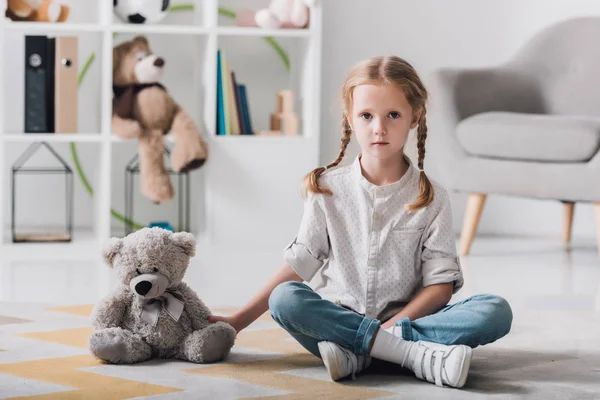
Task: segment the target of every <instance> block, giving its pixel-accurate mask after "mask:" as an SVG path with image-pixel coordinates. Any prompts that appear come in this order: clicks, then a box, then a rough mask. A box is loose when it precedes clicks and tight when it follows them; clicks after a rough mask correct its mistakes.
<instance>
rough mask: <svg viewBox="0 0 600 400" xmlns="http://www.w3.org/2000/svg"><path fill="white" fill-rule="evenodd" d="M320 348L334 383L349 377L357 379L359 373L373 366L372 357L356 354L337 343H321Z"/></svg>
mask: <svg viewBox="0 0 600 400" xmlns="http://www.w3.org/2000/svg"><path fill="white" fill-rule="evenodd" d="M318 347H319V352H320V353H321V358H322V359H323V363H324V364H325V368H327V371H328V372H329V375H330V376H331V379H332V380H334V381H337V380H339V379H342V378H345V377H346V376H348V375H352V379H356V374H357V373H358V372H360V371H362V370H363V369H365V368H367V367H368V366H369V365H371V357H369V356H362V355H357V354H354V353H353V352H351V351H349V350H346V349H345V348H343V347H341V346H338V345H337V344H335V343H332V342H319V344H318Z"/></svg>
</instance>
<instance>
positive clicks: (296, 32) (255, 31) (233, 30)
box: [217, 27, 310, 37]
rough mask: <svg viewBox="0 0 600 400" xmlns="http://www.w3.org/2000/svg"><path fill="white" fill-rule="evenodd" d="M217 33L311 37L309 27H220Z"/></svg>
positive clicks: (226, 34) (227, 34) (222, 34)
mask: <svg viewBox="0 0 600 400" xmlns="http://www.w3.org/2000/svg"><path fill="white" fill-rule="evenodd" d="M217 35H221V36H275V37H309V36H310V30H308V29H262V28H243V27H219V28H217Z"/></svg>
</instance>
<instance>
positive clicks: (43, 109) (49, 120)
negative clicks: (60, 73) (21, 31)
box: [25, 36, 55, 133]
mask: <svg viewBox="0 0 600 400" xmlns="http://www.w3.org/2000/svg"><path fill="white" fill-rule="evenodd" d="M54 47H55V42H54V39H48V37H46V36H25V132H26V133H53V132H54V57H55V55H54Z"/></svg>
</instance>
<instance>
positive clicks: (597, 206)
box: [594, 202, 600, 252]
mask: <svg viewBox="0 0 600 400" xmlns="http://www.w3.org/2000/svg"><path fill="white" fill-rule="evenodd" d="M594 214H596V242H597V243H598V251H599V252H600V202H599V203H594Z"/></svg>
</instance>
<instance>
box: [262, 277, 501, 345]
mask: <svg viewBox="0 0 600 400" xmlns="http://www.w3.org/2000/svg"><path fill="white" fill-rule="evenodd" d="M269 309H270V312H271V316H272V317H273V319H274V320H275V322H277V323H278V324H279V325H280V326H281V327H282V328H283V329H285V330H286V331H288V332H289V333H290V335H292V337H294V339H296V340H297V341H298V342H299V343H300V344H301V345H302V346H304V347H305V348H306V349H307V350H308V351H310V352H311V353H312V354H314V355H315V356H317V357H320V354H319V349H318V347H317V344H318V343H319V342H320V341H329V342H333V343H336V344H338V345H340V346H342V347H345V348H346V349H348V350H350V351H352V352H353V353H355V354H363V355H366V354H369V348H370V345H371V341H372V340H373V337H374V335H375V333H376V332H377V331H378V330H379V328H380V326H381V321H378V320H376V319H372V318H369V317H365V316H363V315H361V314H358V313H356V312H354V311H352V310H349V309H347V308H344V307H341V306H338V305H336V304H334V303H332V302H331V301H328V300H324V299H322V298H321V296H319V295H318V294H317V293H315V292H314V291H313V290H312V289H311V288H310V287H309V286H307V285H306V284H304V283H300V282H284V283H282V284H280V285H278V286H277V287H276V288H275V289H274V290H273V292H272V293H271V296H270V297H269ZM395 323H396V325H397V326H400V327H402V337H403V338H404V339H406V340H410V341H419V340H423V341H427V342H434V343H440V344H448V345H450V344H464V345H467V346H470V347H477V346H479V345H484V344H487V343H492V342H494V341H496V340H498V339H500V338H501V337H503V336H505V335H506V334H507V333H508V332H509V331H510V327H511V324H512V311H511V308H510V306H509V304H508V302H507V301H506V300H504V299H503V298H501V297H498V296H494V295H489V294H483V295H476V296H473V297H470V298H468V299H466V300H463V301H461V302H459V303H456V304H453V305H449V306H447V307H445V308H444V309H442V310H440V311H438V312H437V313H435V314H432V315H428V316H426V317H423V318H419V319H417V320H414V321H410V320H409V319H408V318H402V319H400V320H398V321H396V322H395Z"/></svg>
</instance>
